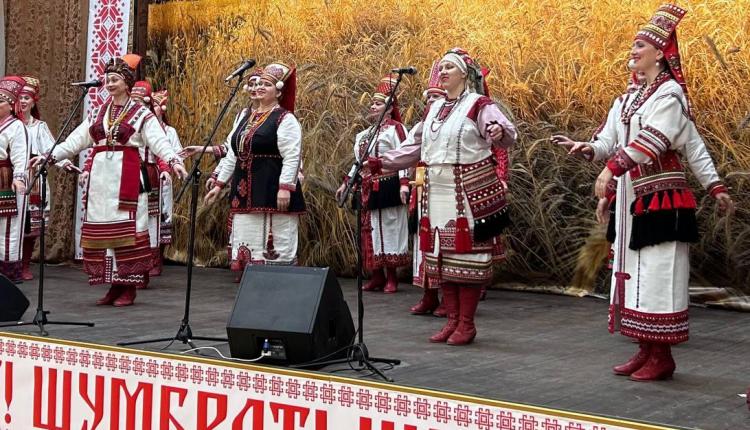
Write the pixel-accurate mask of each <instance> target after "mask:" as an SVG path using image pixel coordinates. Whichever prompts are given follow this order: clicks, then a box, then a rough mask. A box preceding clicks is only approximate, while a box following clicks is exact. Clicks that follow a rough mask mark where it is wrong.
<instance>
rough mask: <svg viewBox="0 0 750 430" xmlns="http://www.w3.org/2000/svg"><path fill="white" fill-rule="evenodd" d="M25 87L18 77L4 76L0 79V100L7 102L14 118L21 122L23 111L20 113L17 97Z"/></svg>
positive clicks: (24, 83)
mask: <svg viewBox="0 0 750 430" xmlns="http://www.w3.org/2000/svg"><path fill="white" fill-rule="evenodd" d="M25 85H26V81H24V80H23V78H21V77H19V76H6V77H4V78H2V79H0V100H2V101H6V102H8V104H9V105H10V106H11V108H12V109H13V112H14V113H15V114H16V117H17V118H18V119H20V120H22V121H23V120H24V118H23V111H21V105H20V104H19V101H18V96H20V95H21V91H22V90H23V87H24V86H25Z"/></svg>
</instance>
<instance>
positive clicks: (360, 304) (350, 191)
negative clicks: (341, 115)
mask: <svg viewBox="0 0 750 430" xmlns="http://www.w3.org/2000/svg"><path fill="white" fill-rule="evenodd" d="M402 78H403V71H401V70H399V71H398V78H397V79H396V84H395V85H394V86H393V88H391V93H390V95H389V96H388V99H387V100H386V102H385V109H383V111H382V112H381V113H380V117H379V118H378V122H377V125H376V126H375V129H374V131H373V133H372V134H370V136H369V141H368V142H367V149H366V150H365V152H364V155H363V156H362V157H361V158H360V159H359V160H355V162H354V172H353V174H352V175H351V177H350V178H349V181H348V182H347V183H346V188H345V190H344V192H343V193H342V195H341V199H340V200H339V201H338V202H337V203H338V205H339V207H344V204H346V201H347V199H348V198H349V197H350V196H351V198H352V205H353V206H354V209H355V214H356V217H357V229H356V234H355V240H356V241H357V336H358V337H357V341H356V343H354V344H352V345H351V346H349V351H348V353H347V356H346V358H340V359H336V360H328V361H311V362H309V363H303V364H300V365H295V366H291V367H294V368H308V367H316V368H321V367H325V366H330V365H333V364H344V363H347V364H349V365H351V363H353V362H357V363H358V364H359V366H360V368H364V369H368V370H370V371H371V372H372V373H374V374H376V375H378V376H380V377H381V378H383V379H384V380H386V381H388V382H393V378H390V377H388V376H386V375H385V373H383V371H382V370H380V369H378V368H377V367H376V366H375V365H374V364H373V363H385V364H390V365H391V366H396V365H399V364H401V360H399V359H395V358H377V357H371V356H370V353H369V351H368V350H367V345H365V340H364V316H365V303H364V299H363V297H362V283H363V280H364V278H363V272H364V267H363V266H364V263H363V261H362V204H363V202H362V191H361V189H362V187H361V185H362V177H361V175H360V172H361V171H362V167H363V164H364V162H365V161H366V160H367V158H368V157H369V156H370V153H371V152H372V149H373V148H374V147H375V144H376V141H377V137H378V135H379V134H380V128H381V126H382V125H383V119H384V118H385V113H386V112H388V109H390V108H391V105H392V104H393V98H394V97H395V95H396V90H397V89H398V86H399V84H401V79H402ZM358 370H361V369H358Z"/></svg>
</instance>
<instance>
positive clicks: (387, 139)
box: [336, 75, 411, 293]
mask: <svg viewBox="0 0 750 430" xmlns="http://www.w3.org/2000/svg"><path fill="white" fill-rule="evenodd" d="M395 84H396V80H395V79H394V78H393V77H391V76H390V75H389V76H386V77H385V78H383V79H381V80H380V83H379V84H378V86H377V88H376V89H375V93H374V94H373V95H372V103H371V104H370V109H369V110H368V112H367V120H368V121H370V122H371V125H370V126H369V127H367V128H366V129H365V130H363V131H361V132H359V133H358V134H357V136H356V137H355V139H354V156H355V158H356V159H357V160H361V159H362V157H363V156H364V155H365V151H367V145H368V143H369V142H370V141H371V139H372V138H373V134H374V133H376V132H377V136H376V137H375V144H374V146H373V148H372V150H371V152H370V155H371V156H374V157H378V156H379V155H380V154H383V153H385V152H387V151H390V150H392V149H396V148H400V147H401V142H403V141H404V140H405V139H406V128H405V127H404V125H403V124H402V123H401V114H400V112H399V110H398V101H397V100H396V99H395V96H394V100H393V103H392V104H391V106H390V107H389V108H388V111H387V112H385V114H384V116H383V122H382V123H381V124H380V125H379V126H378V124H375V122H376V121H377V120H378V119H379V118H380V115H381V114H383V111H384V110H385V108H386V103H387V99H388V97H389V95H390V93H391V90H392V89H393V86H394V85H395ZM353 174H354V166H352V170H351V171H350V172H349V174H348V175H347V176H346V177H345V178H344V183H343V184H341V186H340V187H339V188H338V189H337V190H336V199H337V200H339V199H340V198H341V194H342V193H343V192H344V190H345V189H346V183H347V182H348V181H349V177H350V176H351V175H353ZM408 195H409V172H408V170H406V169H404V170H401V171H393V172H387V173H384V174H381V175H365V176H363V177H362V209H363V210H362V219H360V220H359V222H361V223H362V243H361V244H360V246H361V247H362V254H363V256H364V261H365V267H366V268H367V269H368V270H371V271H372V278H371V279H370V281H369V282H368V283H367V284H366V285H364V286H363V287H362V289H363V290H364V291H377V290H383V292H384V293H395V292H396V291H397V289H398V277H397V276H396V268H397V267H400V266H406V265H408V264H409V262H410V261H411V256H410V255H409V224H408V213H407V210H406V209H407V208H406V204H407V199H408Z"/></svg>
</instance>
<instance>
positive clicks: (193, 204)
mask: <svg viewBox="0 0 750 430" xmlns="http://www.w3.org/2000/svg"><path fill="white" fill-rule="evenodd" d="M253 64H254V62H253ZM250 67H252V65H251V66H250ZM243 73H244V71H243V72H240V73H239V74H238V75H237V76H239V79H238V80H237V85H235V86H234V88H232V92H231V93H230V94H229V98H227V100H226V102H224V106H223V107H222V108H221V112H219V116H218V118H216V122H215V123H214V127H213V129H212V130H211V133H210V134H209V135H208V137H207V138H206V141H205V142H204V144H203V150H201V151H200V153H199V155H198V159H197V160H195V162H194V163H193V168H192V169H191V170H190V175H188V178H187V179H186V180H185V184H184V185H183V186H182V188H181V189H180V192H179V193H177V197H176V198H175V200H176V201H180V199H181V197H182V194H183V193H184V192H185V190H186V189H187V187H188V185H190V231H189V235H188V258H187V287H186V289H185V313H184V315H183V316H182V321H181V322H180V328H178V329H177V334H175V335H174V336H173V337H162V338H157V339H147V340H139V341H134V342H119V343H118V345H120V346H129V345H142V344H146V343H158V342H169V344H168V345H167V346H166V347H165V349H166V348H168V347H169V346H170V345H172V343H174V341H176V340H178V341H180V342H182V343H183V344H187V345H189V346H190V348H193V349H194V348H195V344H193V340H208V341H215V342H227V341H228V340H227V339H225V338H219V337H205V336H193V330H192V328H191V327H190V294H191V292H192V288H193V254H194V253H195V223H196V218H197V213H198V187H199V186H200V178H201V175H202V173H201V170H200V164H201V159H203V154H205V151H206V148H207V147H208V146H209V145H210V144H211V141H212V140H213V138H214V135H215V134H216V130H218V128H219V125H220V124H221V121H222V120H223V119H224V116H225V115H226V113H227V110H228V109H229V105H230V104H231V103H232V100H234V97H235V96H236V95H237V91H238V90H239V89H240V86H241V85H242V75H243Z"/></svg>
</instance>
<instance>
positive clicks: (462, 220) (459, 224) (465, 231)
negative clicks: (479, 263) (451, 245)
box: [456, 216, 471, 254]
mask: <svg viewBox="0 0 750 430" xmlns="http://www.w3.org/2000/svg"><path fill="white" fill-rule="evenodd" d="M467 252H471V230H469V220H468V218H466V217H465V216H462V217H459V218H458V219H456V253H458V254H465V253H467Z"/></svg>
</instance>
